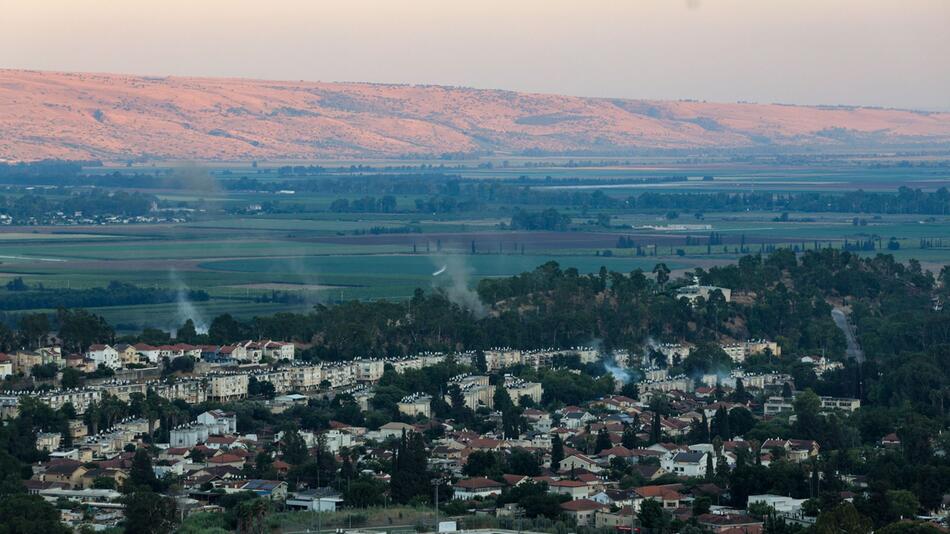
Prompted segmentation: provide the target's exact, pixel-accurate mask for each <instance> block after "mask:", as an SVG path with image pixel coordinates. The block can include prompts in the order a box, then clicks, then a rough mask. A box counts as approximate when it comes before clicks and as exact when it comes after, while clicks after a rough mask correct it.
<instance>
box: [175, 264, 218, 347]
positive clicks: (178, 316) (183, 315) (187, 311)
mask: <svg viewBox="0 0 950 534" xmlns="http://www.w3.org/2000/svg"><path fill="white" fill-rule="evenodd" d="M168 278H169V280H170V281H171V286H172V287H173V288H174V289H175V291H176V293H177V296H176V298H175V303H176V304H177V308H176V309H175V322H176V324H175V325H174V328H178V327H180V326H181V325H183V324H185V321H187V320H188V319H191V322H193V323H195V331H196V332H197V333H199V334H207V333H208V326H209V325H208V319H207V318H206V317H205V316H204V314H202V313H201V312H199V311H198V309H197V308H195V306H194V305H193V304H192V303H191V301H190V300H188V286H187V285H185V283H184V282H183V281H182V279H181V277H179V276H178V273H177V272H176V271H175V270H174V269H171V270H169V271H168Z"/></svg>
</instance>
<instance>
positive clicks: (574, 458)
mask: <svg viewBox="0 0 950 534" xmlns="http://www.w3.org/2000/svg"><path fill="white" fill-rule="evenodd" d="M572 469H574V470H577V469H584V470H587V471H590V472H591V473H599V472H600V471H601V470H602V468H601V467H600V464H598V463H597V462H595V461H594V460H592V459H590V458H588V457H587V456H584V455H583V454H580V453H577V454H572V455H570V456H568V457H567V458H565V459H563V460H561V469H560V470H561V471H562V472H567V471H570V470H572Z"/></svg>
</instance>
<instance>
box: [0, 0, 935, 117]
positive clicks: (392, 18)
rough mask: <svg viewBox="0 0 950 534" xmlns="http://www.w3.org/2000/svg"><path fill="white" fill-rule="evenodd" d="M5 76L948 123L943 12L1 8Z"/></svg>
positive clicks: (707, 4) (297, 0)
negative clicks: (436, 93) (455, 90)
mask: <svg viewBox="0 0 950 534" xmlns="http://www.w3.org/2000/svg"><path fill="white" fill-rule="evenodd" d="M0 13H2V15H0V67H8V68H29V69H40V70H75V71H98V72H123V73H138V74H155V75H166V74H178V75H205V76H240V77H255V78H258V77H259V78H272V79H288V80H297V79H306V80H324V81H374V82H399V83H433V84H447V85H464V86H472V87H486V88H502V89H513V90H523V91H539V92H550V93H565V94H572V95H587V96H611V97H630V98H659V99H678V98H695V99H703V100H710V101H723V102H732V101H736V100H748V101H757V102H786V103H803V104H866V105H880V106H893V107H908V108H922V109H941V110H950V0H894V1H883V0H583V1H567V0H472V1H469V0H464V1H463V0H253V1H252V0H3V2H2V3H0Z"/></svg>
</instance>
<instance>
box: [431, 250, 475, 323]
mask: <svg viewBox="0 0 950 534" xmlns="http://www.w3.org/2000/svg"><path fill="white" fill-rule="evenodd" d="M430 259H431V260H432V262H433V265H434V266H435V267H436V269H437V270H436V271H435V272H434V273H433V281H432V285H433V287H439V288H441V289H442V290H443V291H445V295H446V296H447V297H448V298H449V300H450V301H452V302H453V303H455V304H457V305H459V306H460V307H462V308H465V309H466V310H469V311H470V312H472V314H473V315H475V317H476V318H479V319H481V318H482V317H485V316H486V315H488V310H487V309H485V305H484V304H483V303H482V300H481V299H480V298H479V297H478V293H476V292H475V291H474V290H473V289H472V288H471V286H470V281H471V279H472V274H473V270H472V268H471V267H470V266H469V265H468V263H466V262H465V260H464V256H462V255H459V254H445V255H442V254H439V255H434V256H430Z"/></svg>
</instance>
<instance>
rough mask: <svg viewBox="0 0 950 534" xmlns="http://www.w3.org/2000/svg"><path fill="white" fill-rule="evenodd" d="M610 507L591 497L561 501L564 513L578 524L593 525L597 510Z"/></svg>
mask: <svg viewBox="0 0 950 534" xmlns="http://www.w3.org/2000/svg"><path fill="white" fill-rule="evenodd" d="M609 508H610V507H609V506H605V505H603V504H601V503H599V502H597V501H592V500H590V499H577V500H573V501H567V502H564V503H561V510H563V511H564V515H566V516H568V517H570V518H571V519H573V520H574V522H575V524H577V525H578V526H593V525H594V523H595V521H594V519H595V517H596V515H597V512H598V511H601V510H607V509H609Z"/></svg>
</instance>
